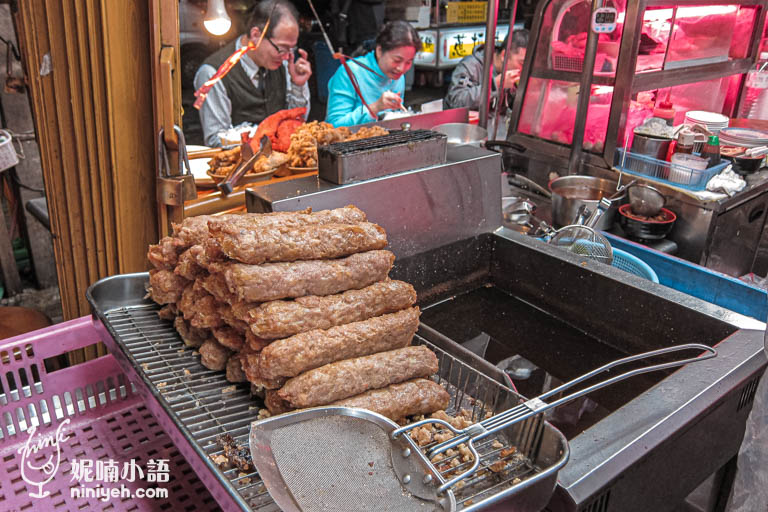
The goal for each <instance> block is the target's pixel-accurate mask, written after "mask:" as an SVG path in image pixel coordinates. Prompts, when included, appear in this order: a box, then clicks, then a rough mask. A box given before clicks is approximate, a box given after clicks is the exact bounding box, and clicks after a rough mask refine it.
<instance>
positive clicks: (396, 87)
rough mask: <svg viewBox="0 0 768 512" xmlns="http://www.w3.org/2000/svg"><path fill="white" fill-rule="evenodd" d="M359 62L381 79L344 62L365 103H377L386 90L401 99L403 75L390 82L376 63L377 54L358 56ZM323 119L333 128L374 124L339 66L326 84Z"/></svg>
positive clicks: (344, 71) (351, 63) (373, 52)
mask: <svg viewBox="0 0 768 512" xmlns="http://www.w3.org/2000/svg"><path fill="white" fill-rule="evenodd" d="M355 60H359V61H360V62H361V63H363V64H365V65H366V66H368V67H369V68H371V69H373V70H375V71H376V72H377V73H380V74H381V75H382V76H384V78H381V77H379V76H376V75H374V74H373V73H371V72H370V71H368V70H367V69H364V68H362V67H360V66H358V65H357V64H356V63H355V61H354V60H349V61H347V64H348V65H349V69H350V70H351V71H352V73H354V75H355V78H357V83H358V84H359V85H360V91H361V92H362V93H363V98H365V101H366V103H368V105H370V104H371V103H373V102H375V101H376V100H378V99H379V98H380V97H381V95H382V94H383V93H384V92H385V91H392V92H396V93H398V94H400V97H402V96H403V92H404V91H405V76H401V77H400V78H398V79H397V80H392V79H390V78H389V77H387V76H386V75H384V72H383V71H381V68H380V67H379V63H378V62H377V61H376V51H375V50H374V51H371V52H368V53H366V54H365V55H363V56H362V57H358V58H357V59H355ZM325 120H326V122H328V123H331V124H332V125H333V126H335V127H339V126H352V125H355V124H363V123H370V122H372V121H376V119H374V118H373V117H371V114H370V112H368V109H367V108H365V105H363V102H362V101H360V98H359V97H358V96H357V93H356V92H355V88H354V87H352V82H351V81H350V80H349V77H348V76H347V72H346V70H345V69H344V66H340V67H339V69H337V70H336V73H334V74H333V76H332V77H331V79H330V80H329V81H328V108H327V110H326V114H325Z"/></svg>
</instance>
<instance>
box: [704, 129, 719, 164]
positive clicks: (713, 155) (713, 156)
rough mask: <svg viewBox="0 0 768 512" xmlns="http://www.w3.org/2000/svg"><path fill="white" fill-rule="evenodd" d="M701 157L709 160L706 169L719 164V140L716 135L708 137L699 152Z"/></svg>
mask: <svg viewBox="0 0 768 512" xmlns="http://www.w3.org/2000/svg"><path fill="white" fill-rule="evenodd" d="M701 156H702V157H704V158H706V159H708V160H709V166H708V167H714V166H716V165H718V164H719V163H720V139H719V138H718V137H717V135H710V137H709V139H708V140H707V143H706V144H705V145H704V148H703V149H702V150H701Z"/></svg>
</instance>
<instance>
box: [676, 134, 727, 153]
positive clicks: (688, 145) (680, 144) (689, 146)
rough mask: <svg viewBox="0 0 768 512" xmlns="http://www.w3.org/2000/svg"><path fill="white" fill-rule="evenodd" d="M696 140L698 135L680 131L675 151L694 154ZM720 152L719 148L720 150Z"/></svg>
mask: <svg viewBox="0 0 768 512" xmlns="http://www.w3.org/2000/svg"><path fill="white" fill-rule="evenodd" d="M695 140H696V135H695V134H694V133H691V132H680V133H679V134H678V135H677V145H676V146H675V153H687V154H689V155H690V154H693V144H694V141H695ZM718 153H719V150H718Z"/></svg>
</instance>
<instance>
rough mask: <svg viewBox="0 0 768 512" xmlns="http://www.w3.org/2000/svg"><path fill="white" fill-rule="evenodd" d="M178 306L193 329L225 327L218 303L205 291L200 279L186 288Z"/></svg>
mask: <svg viewBox="0 0 768 512" xmlns="http://www.w3.org/2000/svg"><path fill="white" fill-rule="evenodd" d="M177 306H178V308H179V311H181V312H182V313H183V315H184V319H185V320H187V321H189V323H190V324H191V325H192V327H197V328H200V329H212V328H214V327H221V326H222V325H224V321H223V320H222V319H221V315H220V314H219V304H218V302H217V301H216V299H215V298H214V297H213V295H211V294H210V293H208V292H207V291H205V289H204V288H203V287H202V285H201V283H200V280H199V279H198V280H197V281H195V282H194V283H191V284H189V285H187V287H186V288H184V292H183V293H182V294H181V300H179V302H178V304H177Z"/></svg>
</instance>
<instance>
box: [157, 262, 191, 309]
mask: <svg viewBox="0 0 768 512" xmlns="http://www.w3.org/2000/svg"><path fill="white" fill-rule="evenodd" d="M187 285H189V281H187V280H186V279H184V278H183V277H181V276H177V275H176V274H174V273H173V272H172V271H170V270H150V271H149V295H150V297H152V300H154V301H155V302H157V303H158V304H171V303H174V302H178V301H179V300H181V296H182V294H183V293H184V289H185V288H186V287H187Z"/></svg>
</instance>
